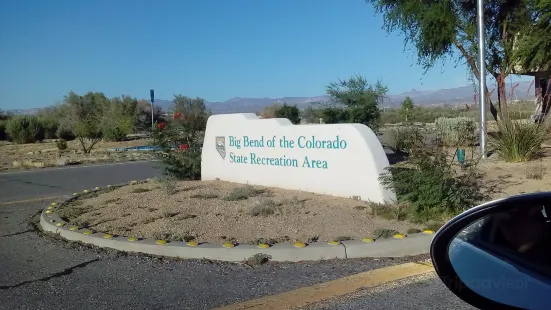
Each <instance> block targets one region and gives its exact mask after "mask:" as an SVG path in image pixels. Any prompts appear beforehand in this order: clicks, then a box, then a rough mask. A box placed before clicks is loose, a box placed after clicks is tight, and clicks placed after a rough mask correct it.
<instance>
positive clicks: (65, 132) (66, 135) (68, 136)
mask: <svg viewBox="0 0 551 310" xmlns="http://www.w3.org/2000/svg"><path fill="white" fill-rule="evenodd" d="M56 136H57V138H59V139H63V140H66V141H72V140H74V139H75V138H76V137H75V134H74V133H73V130H72V129H71V127H70V126H69V125H68V124H67V123H65V122H62V123H60V124H59V126H58V127H57V130H56Z"/></svg>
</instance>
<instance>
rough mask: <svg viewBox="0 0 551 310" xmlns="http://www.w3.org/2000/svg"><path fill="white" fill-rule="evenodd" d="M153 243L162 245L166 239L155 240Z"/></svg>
mask: <svg viewBox="0 0 551 310" xmlns="http://www.w3.org/2000/svg"><path fill="white" fill-rule="evenodd" d="M155 243H157V244H160V245H163V244H166V240H157V241H156V242H155Z"/></svg>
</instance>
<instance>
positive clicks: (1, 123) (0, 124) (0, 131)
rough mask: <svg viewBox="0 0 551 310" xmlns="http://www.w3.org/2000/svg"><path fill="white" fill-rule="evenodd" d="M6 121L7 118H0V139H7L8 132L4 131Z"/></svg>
mask: <svg viewBox="0 0 551 310" xmlns="http://www.w3.org/2000/svg"><path fill="white" fill-rule="evenodd" d="M7 122H8V121H7V120H0V141H2V140H8V139H9V136H8V133H7V132H6V123H7Z"/></svg>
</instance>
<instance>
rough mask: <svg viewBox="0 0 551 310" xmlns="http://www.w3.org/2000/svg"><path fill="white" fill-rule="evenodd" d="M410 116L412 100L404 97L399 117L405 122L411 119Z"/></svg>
mask: <svg viewBox="0 0 551 310" xmlns="http://www.w3.org/2000/svg"><path fill="white" fill-rule="evenodd" d="M412 114H413V100H411V98H410V97H406V99H404V101H402V105H401V107H400V115H401V116H402V117H403V118H404V120H405V121H406V122H407V121H408V119H411V115H412Z"/></svg>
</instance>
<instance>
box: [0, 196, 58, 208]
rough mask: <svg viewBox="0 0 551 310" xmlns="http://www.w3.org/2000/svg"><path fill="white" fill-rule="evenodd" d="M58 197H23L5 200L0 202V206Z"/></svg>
mask: <svg viewBox="0 0 551 310" xmlns="http://www.w3.org/2000/svg"><path fill="white" fill-rule="evenodd" d="M59 197H60V196H50V197H39V198H32V199H24V200H12V201H5V202H0V206H7V205H14V204H19V203H27V202H35V201H42V200H50V199H56V198H59ZM52 205H53V204H52Z"/></svg>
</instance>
